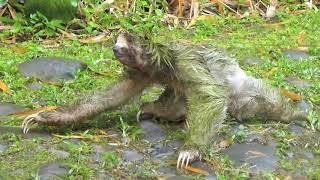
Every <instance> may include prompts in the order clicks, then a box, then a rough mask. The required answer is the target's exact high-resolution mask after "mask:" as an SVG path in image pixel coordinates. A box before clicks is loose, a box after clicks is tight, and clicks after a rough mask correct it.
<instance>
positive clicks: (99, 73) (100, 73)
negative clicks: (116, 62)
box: [88, 66, 113, 76]
mask: <svg viewBox="0 0 320 180" xmlns="http://www.w3.org/2000/svg"><path fill="white" fill-rule="evenodd" d="M88 69H89V70H90V71H92V72H94V73H95V74H98V75H102V76H112V75H113V72H110V71H109V72H99V71H96V70H95V69H93V68H92V67H90V66H88Z"/></svg>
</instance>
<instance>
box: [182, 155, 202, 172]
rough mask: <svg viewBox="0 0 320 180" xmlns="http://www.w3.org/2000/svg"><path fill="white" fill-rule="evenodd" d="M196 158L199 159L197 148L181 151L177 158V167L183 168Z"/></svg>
mask: <svg viewBox="0 0 320 180" xmlns="http://www.w3.org/2000/svg"><path fill="white" fill-rule="evenodd" d="M198 159H201V155H200V151H198V150H185V151H181V152H180V153H179V157H178V160H177V168H178V169H182V168H185V167H187V166H188V165H189V163H191V162H193V161H195V160H198Z"/></svg>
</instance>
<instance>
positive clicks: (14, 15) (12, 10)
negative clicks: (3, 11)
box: [7, 4, 17, 19]
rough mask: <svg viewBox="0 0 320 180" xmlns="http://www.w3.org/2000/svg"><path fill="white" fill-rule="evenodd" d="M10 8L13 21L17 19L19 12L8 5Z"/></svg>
mask: <svg viewBox="0 0 320 180" xmlns="http://www.w3.org/2000/svg"><path fill="white" fill-rule="evenodd" d="M7 6H8V9H9V11H10V14H11V17H12V18H13V19H16V18H17V12H16V10H15V9H14V8H12V7H11V6H10V5H9V4H8V5H7Z"/></svg>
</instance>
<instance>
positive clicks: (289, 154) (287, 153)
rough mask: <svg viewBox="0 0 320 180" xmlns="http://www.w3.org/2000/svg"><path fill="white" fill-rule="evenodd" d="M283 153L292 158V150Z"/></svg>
mask: <svg viewBox="0 0 320 180" xmlns="http://www.w3.org/2000/svg"><path fill="white" fill-rule="evenodd" d="M284 154H285V155H286V156H287V157H288V158H289V159H292V158H293V157H294V153H293V152H290V151H287V152H284Z"/></svg>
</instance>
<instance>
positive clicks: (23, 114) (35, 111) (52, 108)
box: [11, 106, 58, 116]
mask: <svg viewBox="0 0 320 180" xmlns="http://www.w3.org/2000/svg"><path fill="white" fill-rule="evenodd" d="M57 108H58V107H57V106H44V107H41V108H36V109H31V110H27V111H20V112H15V113H13V114H11V115H16V116H29V115H31V114H36V113H39V112H42V111H51V110H55V109H57Z"/></svg>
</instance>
